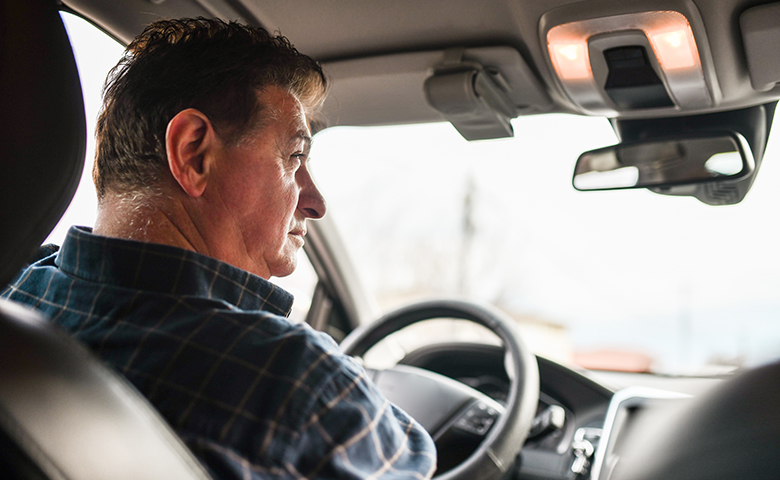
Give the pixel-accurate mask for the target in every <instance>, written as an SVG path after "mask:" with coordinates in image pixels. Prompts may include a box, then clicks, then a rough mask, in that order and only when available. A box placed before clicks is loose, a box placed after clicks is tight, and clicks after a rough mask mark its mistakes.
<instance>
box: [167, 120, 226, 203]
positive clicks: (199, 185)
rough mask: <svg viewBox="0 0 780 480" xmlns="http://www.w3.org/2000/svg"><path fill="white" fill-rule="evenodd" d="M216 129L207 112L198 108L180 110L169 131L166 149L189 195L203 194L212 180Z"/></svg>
mask: <svg viewBox="0 0 780 480" xmlns="http://www.w3.org/2000/svg"><path fill="white" fill-rule="evenodd" d="M215 141H216V132H215V131H214V127H213V125H212V124H211V121H210V120H209V119H208V117H207V116H206V115H204V114H203V113H202V112H200V111H199V110H195V109H194V108H188V109H186V110H182V111H181V112H179V113H177V114H176V116H174V117H173V118H172V119H171V121H170V122H168V129H167V130H166V131H165V152H166V154H167V155H168V168H169V169H170V170H171V174H173V178H175V179H176V182H178V184H179V185H180V186H181V188H182V190H184V191H185V192H186V193H187V195H189V196H191V197H199V196H201V195H202V194H203V191H204V190H205V189H206V184H207V183H208V173H209V171H210V170H211V167H212V165H211V163H212V162H213V160H214V158H213V157H214V155H213V152H214V149H215V146H216V145H215Z"/></svg>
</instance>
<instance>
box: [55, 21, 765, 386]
mask: <svg viewBox="0 0 780 480" xmlns="http://www.w3.org/2000/svg"><path fill="white" fill-rule="evenodd" d="M63 17H64V18H65V22H66V27H67V29H68V32H69V34H70V35H71V41H72V44H73V46H74V49H75V54H76V60H77V62H78V64H79V69H80V74H81V80H82V86H83V89H84V91H85V98H84V100H85V108H86V114H87V122H88V124H87V128H88V131H90V132H92V131H94V126H95V119H96V117H97V113H98V109H99V106H100V91H101V88H102V83H103V80H104V79H105V76H106V73H107V72H108V71H109V69H110V68H111V67H113V65H114V64H115V63H116V62H117V60H118V59H119V57H120V55H121V53H122V47H121V46H120V45H119V44H117V43H116V42H113V41H112V40H110V39H108V38H107V37H106V36H105V35H103V34H102V33H100V32H97V31H95V29H94V28H92V27H90V26H88V25H86V24H85V23H84V22H83V21H81V20H79V19H76V18H75V17H71V16H70V15H67V14H63ZM513 126H514V130H515V138H513V139H507V140H496V141H483V142H471V143H469V142H466V141H465V140H463V139H462V138H460V137H459V135H458V134H457V132H456V131H455V130H454V129H453V128H452V127H451V126H449V125H448V124H438V125H421V126H401V127H385V128H373V129H366V128H347V127H339V128H334V129H327V130H325V131H324V132H322V133H320V134H318V135H317V136H316V138H315V142H314V147H313V150H312V169H313V171H314V176H315V179H316V180H317V182H318V183H319V184H320V186H321V188H322V190H323V192H324V194H325V196H326V198H327V199H328V202H329V215H331V216H333V218H334V220H335V221H336V223H337V225H338V226H339V227H340V229H341V232H342V235H343V237H344V241H345V243H346V245H347V247H348V250H349V251H350V253H351V256H352V259H353V261H354V263H355V264H356V265H357V266H358V269H359V272H360V274H361V277H362V279H363V281H364V282H365V284H366V285H367V286H368V290H369V291H372V292H373V293H374V294H375V295H377V297H379V298H380V301H381V302H384V303H387V304H391V303H392V301H394V299H395V301H400V300H401V299H407V298H408V297H409V296H410V295H412V296H414V295H428V294H438V295H440V294H446V295H453V294H457V295H464V296H466V297H468V298H473V299H477V300H480V301H488V302H491V303H496V304H498V305H499V306H500V307H501V308H503V309H505V310H507V311H510V312H511V313H513V314H516V315H523V316H533V317H535V318H540V319H543V320H544V321H548V322H550V323H554V324H558V325H563V326H565V327H566V328H567V329H568V331H569V332H570V335H571V342H572V345H573V347H574V348H575V349H579V350H586V351H587V350H596V349H600V348H609V349H627V350H632V351H640V352H644V353H647V354H649V355H651V356H653V357H654V358H656V359H657V363H658V365H659V368H660V369H662V370H665V371H681V370H689V371H690V370H694V369H695V368H696V367H697V366H698V365H701V364H703V363H705V362H707V361H709V360H711V359H712V358H713V357H715V356H719V357H724V358H726V357H737V356H744V357H746V361H747V363H748V364H755V363H760V362H764V361H767V360H769V359H771V358H777V357H780V321H778V318H780V248H778V245H780V229H778V228H777V226H776V224H777V222H776V221H775V218H776V216H777V215H776V210H777V207H778V205H780V188H777V186H778V185H780V164H778V161H777V157H778V155H780V152H777V153H776V151H777V149H778V147H777V145H776V144H777V141H775V140H774V139H773V138H772V137H770V144H769V147H768V150H767V154H766V160H765V162H764V164H763V165H762V167H761V171H760V172H759V175H758V177H757V179H756V182H755V184H754V186H753V188H752V190H751V192H750V193H749V194H748V196H747V198H746V199H745V200H744V201H743V202H742V203H741V204H739V205H736V206H725V207H712V206H707V205H704V204H702V203H700V202H698V201H697V200H695V199H693V198H681V197H667V196H660V195H656V194H653V193H651V192H648V191H644V190H632V191H619V192H577V191H575V190H574V189H573V188H572V186H571V175H572V171H573V167H574V162H575V160H576V158H577V156H578V155H579V154H580V153H582V152H583V151H585V150H588V149H594V148H599V147H603V146H606V145H609V144H612V143H614V142H615V136H614V134H613V133H612V131H611V128H610V126H609V124H608V122H607V121H606V120H604V119H594V118H584V117H574V116H567V115H544V116H540V117H529V118H520V119H517V120H515V121H514V122H513ZM774 136H777V135H776V132H775V135H774ZM93 156H94V142H93V140H92V139H90V141H89V143H88V148H87V165H86V167H85V170H84V178H83V181H82V184H81V187H80V189H79V192H78V193H77V195H76V198H75V199H74V201H73V203H72V204H71V207H70V208H69V210H68V211H67V212H66V214H65V216H64V217H63V220H62V221H61V222H60V225H59V226H58V227H57V228H55V230H54V231H53V232H52V234H51V235H50V237H49V241H51V242H53V243H58V244H59V243H61V241H62V239H63V238H64V235H65V232H66V231H67V228H68V226H69V225H72V224H79V225H92V223H93V221H94V217H95V209H96V200H95V194H94V188H93V187H92V183H91V179H90V171H91V161H92V158H93ZM467 194H468V195H469V196H470V207H469V208H468V209H467V208H466V207H465V206H464V205H465V199H466V196H467ZM466 211H469V212H470V222H469V225H470V227H469V231H470V232H471V233H470V235H465V234H464V215H465V212H466ZM312 274H313V272H312V271H311V269H307V270H306V271H305V273H304V275H307V276H309V277H311V276H312ZM298 298H299V300H300V299H301V298H304V299H305V295H303V296H301V295H299V296H298ZM304 301H305V300H304Z"/></svg>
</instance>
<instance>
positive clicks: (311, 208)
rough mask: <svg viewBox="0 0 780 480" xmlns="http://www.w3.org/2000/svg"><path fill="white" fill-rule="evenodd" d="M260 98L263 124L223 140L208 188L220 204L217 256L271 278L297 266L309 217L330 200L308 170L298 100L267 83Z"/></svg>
mask: <svg viewBox="0 0 780 480" xmlns="http://www.w3.org/2000/svg"><path fill="white" fill-rule="evenodd" d="M261 102H262V104H263V105H264V111H263V115H264V116H265V118H266V119H267V120H266V122H265V126H264V127H262V128H261V129H259V130H257V131H254V132H253V133H251V134H249V136H248V137H247V138H246V139H244V140H243V141H241V143H239V144H238V145H235V146H223V148H222V149H221V150H220V155H219V158H218V161H217V162H216V167H215V172H214V173H215V175H214V176H213V177H212V178H213V180H211V181H210V186H211V191H210V192H209V188H208V187H207V192H208V195H210V197H209V201H210V202H211V203H212V204H213V205H214V206H215V207H216V208H217V210H216V211H217V212H218V215H216V216H215V217H216V218H215V224H216V225H215V226H218V227H217V229H218V230H219V231H213V232H212V236H213V238H215V239H216V241H215V242H214V243H213V244H212V245H217V246H218V248H216V249H215V250H216V251H214V252H211V253H212V256H215V257H217V258H219V259H221V260H224V261H227V262H228V263H231V264H233V265H235V266H237V267H239V268H243V269H244V270H247V271H250V272H252V273H254V274H256V275H259V276H261V277H264V278H268V277H270V276H278V277H281V276H285V275H289V274H290V273H292V272H293V270H295V267H296V254H297V252H298V249H300V248H301V247H302V246H303V236H304V235H305V234H306V219H307V218H320V217H322V216H323V215H324V214H325V201H324V199H323V198H322V195H321V194H320V192H319V191H318V190H317V187H316V186H315V185H314V182H313V181H312V179H311V176H310V174H309V170H308V166H307V161H308V158H309V149H310V147H311V134H310V131H309V128H308V126H307V122H306V116H305V114H304V112H303V109H302V107H301V104H300V102H299V101H298V100H297V99H296V98H295V97H294V96H293V95H291V94H290V93H288V92H287V91H285V90H283V89H281V88H278V87H268V88H266V89H264V91H263V93H262V94H261ZM269 115H270V117H269Z"/></svg>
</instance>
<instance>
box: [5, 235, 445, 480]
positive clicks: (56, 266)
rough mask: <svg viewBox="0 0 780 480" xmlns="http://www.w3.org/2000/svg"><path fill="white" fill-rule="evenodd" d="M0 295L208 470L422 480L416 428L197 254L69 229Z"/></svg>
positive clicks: (327, 344)
mask: <svg viewBox="0 0 780 480" xmlns="http://www.w3.org/2000/svg"><path fill="white" fill-rule="evenodd" d="M47 249H48V250H47ZM42 252H43V254H44V255H45V256H43V258H41V259H40V260H38V261H36V262H35V263H33V264H32V265H30V266H29V267H28V268H26V269H25V270H23V271H22V272H21V273H20V275H19V276H18V277H17V278H16V280H15V281H14V282H13V283H12V284H11V285H10V286H9V287H8V288H6V289H5V290H4V291H3V292H2V295H1V296H2V297H7V298H10V299H11V300H15V301H17V302H21V303H25V304H28V305H31V306H33V307H35V308H37V309H39V310H41V311H43V312H44V313H46V314H47V315H48V316H49V317H50V318H51V319H52V321H54V322H56V323H57V324H59V325H60V326H62V327H64V328H65V329H66V330H68V331H69V332H70V333H71V334H72V335H73V336H75V337H76V338H78V339H79V340H81V341H82V342H83V343H85V344H87V345H88V346H90V347H91V348H92V350H94V351H95V352H96V353H97V354H98V355H99V356H100V357H102V358H103V360H104V361H105V362H107V363H108V364H109V365H111V366H112V367H113V368H114V369H115V370H117V371H118V372H120V373H122V374H123V375H125V376H126V377H127V378H128V379H129V380H130V381H131V382H132V383H133V384H134V385H135V386H136V388H138V389H139V390H140V391H141V392H142V393H143V394H144V395H145V396H146V397H147V398H148V399H149V400H150V401H151V403H152V404H153V405H154V406H155V407H156V408H157V409H158V410H159V412H160V413H161V414H162V415H163V417H165V419H166V420H167V421H168V422H169V423H170V424H171V425H172V426H173V428H174V429H175V430H176V431H177V432H178V434H179V435H180V436H181V437H182V439H183V440H184V441H185V442H186V443H187V445H188V446H189V447H190V448H191V449H192V451H193V452H194V453H195V455H196V456H197V457H198V458H200V460H201V461H202V462H203V463H204V465H206V467H207V468H208V469H209V471H210V472H211V474H212V476H214V477H215V478H229V479H234V478H235V479H238V478H241V479H246V478H290V479H293V478H294V479H301V478H355V479H356V478H361V479H362V478H368V477H371V478H377V479H400V478H404V479H406V478H420V479H422V478H428V477H430V476H431V475H432V474H433V471H434V469H435V463H436V454H435V450H434V446H433V442H432V441H431V439H430V437H429V436H428V434H427V433H426V432H425V431H424V430H423V429H422V428H421V427H420V425H419V424H417V423H416V422H415V421H414V420H412V419H410V418H409V417H408V416H407V415H406V414H405V413H404V412H403V411H401V410H399V409H398V408H396V407H395V406H393V405H392V404H390V403H389V402H388V401H387V400H386V399H385V398H384V397H383V396H382V394H381V393H380V392H379V391H378V390H377V388H376V387H375V386H374V384H373V383H372V382H371V381H370V380H369V379H368V378H367V377H366V373H365V371H364V370H363V369H362V368H361V367H360V366H359V365H358V364H357V363H355V362H354V361H353V360H352V359H351V358H349V357H347V356H345V355H343V354H342V353H341V352H340V351H339V349H338V346H337V345H336V344H335V342H334V341H333V340H332V339H331V338H330V337H329V336H327V335H325V334H323V333H320V332H316V331H314V330H313V329H311V328H310V327H309V326H308V325H306V324H301V325H294V324H291V323H290V322H289V321H288V320H287V319H286V318H284V317H285V316H286V315H287V314H288V313H289V311H290V308H291V306H292V300H293V299H292V296H291V295H290V294H289V293H287V292H285V291H284V290H282V289H280V288H278V287H276V286H274V285H273V284H272V283H269V282H267V281H266V280H264V279H262V278H260V277H257V276H255V275H252V274H250V273H247V272H245V271H243V270H240V269H238V268H235V267H232V266H230V265H228V264H226V263H223V262H220V261H218V260H215V259H213V258H210V257H206V256H203V255H199V254H197V253H194V252H191V251H187V250H183V249H179V248H174V247H170V246H166V245H157V244H149V243H141V242H133V241H128V240H120V239H113V238H106V237H100V236H97V235H93V234H91V233H90V232H89V231H88V230H86V229H81V228H71V229H70V231H69V232H68V236H67V238H66V239H65V242H64V243H63V245H62V248H61V249H60V250H59V251H57V248H56V247H42Z"/></svg>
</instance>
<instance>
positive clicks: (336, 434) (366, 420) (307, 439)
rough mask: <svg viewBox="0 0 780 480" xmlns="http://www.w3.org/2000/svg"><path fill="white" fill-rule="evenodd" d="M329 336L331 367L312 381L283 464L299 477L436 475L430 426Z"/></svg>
mask: <svg viewBox="0 0 780 480" xmlns="http://www.w3.org/2000/svg"><path fill="white" fill-rule="evenodd" d="M328 340H329V339H328ZM329 342H330V345H325V353H326V354H327V361H324V362H322V366H323V371H327V372H328V373H327V375H324V376H323V377H320V379H319V381H317V382H316V383H315V384H314V385H312V387H313V388H312V393H313V395H312V397H310V399H309V401H308V402H306V403H305V404H306V405H307V406H308V408H306V409H305V410H306V411H305V412H302V411H299V412H298V413H299V414H303V415H302V416H301V417H300V418H301V419H302V423H300V424H299V425H298V428H297V430H298V435H297V436H296V437H297V441H296V442H294V443H295V445H294V446H292V445H288V447H292V448H287V449H285V453H284V454H283V457H284V460H283V465H280V466H281V467H283V468H284V469H285V470H287V471H288V472H289V473H290V474H291V475H292V477H293V478H338V479H366V478H371V479H380V480H395V479H421V480H422V479H427V478H430V477H431V476H432V475H433V473H434V472H435V470H436V449H435V446H434V444H433V440H432V439H431V437H430V435H429V434H428V432H426V431H425V430H424V429H423V428H422V427H421V426H420V424H419V423H417V422H416V421H415V420H413V419H412V418H411V417H409V416H408V415H407V414H406V413H405V412H404V411H402V410H401V409H399V408H397V407H396V406H394V405H393V404H391V403H390V402H389V401H388V400H387V399H386V398H385V397H384V395H382V393H381V392H380V391H379V389H378V388H377V387H376V385H374V383H373V382H372V381H371V379H370V378H369V377H368V375H367V373H366V372H365V370H364V369H363V368H362V367H361V366H360V365H358V364H357V362H355V361H354V360H353V359H352V358H351V357H348V356H346V355H344V354H342V353H341V352H340V351H339V350H338V347H337V346H336V345H335V343H333V342H332V340H329Z"/></svg>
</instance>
